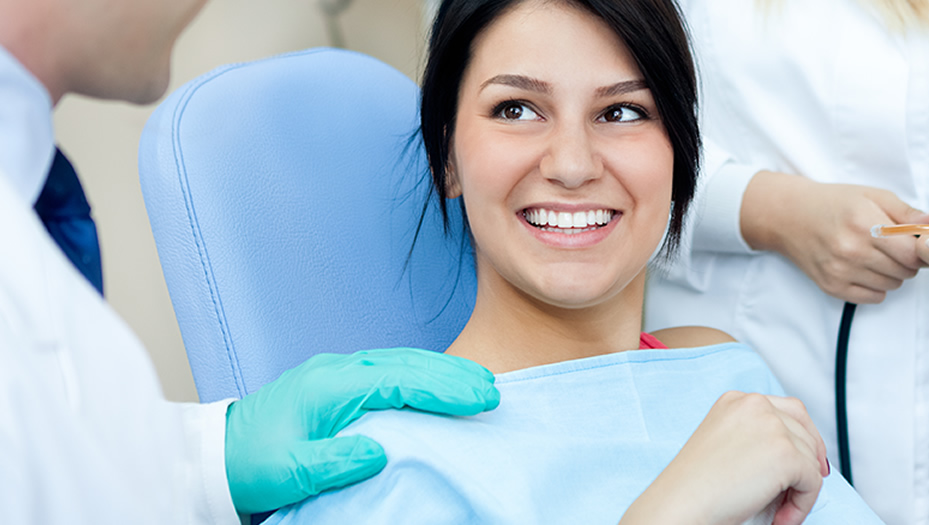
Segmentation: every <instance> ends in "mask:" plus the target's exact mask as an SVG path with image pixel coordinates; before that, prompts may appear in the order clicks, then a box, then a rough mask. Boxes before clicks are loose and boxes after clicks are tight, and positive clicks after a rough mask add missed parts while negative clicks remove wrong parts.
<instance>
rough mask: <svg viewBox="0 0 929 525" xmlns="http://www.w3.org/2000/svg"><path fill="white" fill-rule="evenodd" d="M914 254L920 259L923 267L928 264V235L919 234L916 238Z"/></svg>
mask: <svg viewBox="0 0 929 525" xmlns="http://www.w3.org/2000/svg"><path fill="white" fill-rule="evenodd" d="M916 255H918V256H919V260H921V261H922V263H923V267H927V266H929V235H920V236H919V237H918V238H917V239H916Z"/></svg>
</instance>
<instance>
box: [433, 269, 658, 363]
mask: <svg viewBox="0 0 929 525" xmlns="http://www.w3.org/2000/svg"><path fill="white" fill-rule="evenodd" d="M644 284H645V277H644V271H643V272H642V274H640V275H639V276H638V277H636V278H635V279H634V280H633V281H632V282H631V283H629V285H628V286H626V287H625V288H624V289H623V290H622V291H621V292H620V293H619V294H618V295H617V296H616V297H614V298H612V299H610V300H609V301H608V302H606V303H604V304H600V305H597V306H592V307H589V308H582V309H564V308H558V307H554V306H551V305H548V304H545V303H542V302H540V301H538V300H536V299H534V298H532V297H528V296H526V295H525V294H523V293H522V292H520V291H518V290H516V289H515V288H512V287H501V286H493V287H490V286H481V285H480V284H479V285H478V296H477V300H476V302H475V306H474V312H473V313H472V314H471V319H470V320H469V321H468V324H467V325H466V326H465V328H464V330H462V332H461V334H460V335H459V336H458V338H457V339H455V342H454V343H452V345H451V346H450V347H449V348H448V350H447V351H446V353H447V354H451V355H457V356H460V357H465V358H468V359H471V360H473V361H476V362H478V363H480V364H481V365H483V366H485V367H487V368H488V369H489V370H490V371H492V372H494V373H501V372H508V371H511V370H518V369H521V368H529V367H532V366H538V365H544V364H550V363H557V362H560V361H568V360H571V359H580V358H583V357H591V356H595V355H603V354H609V353H613V352H620V351H624V350H633V349H637V348H638V347H639V332H640V329H641V323H642V298H643V294H644Z"/></svg>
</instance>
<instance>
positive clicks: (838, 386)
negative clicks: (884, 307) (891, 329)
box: [835, 303, 858, 486]
mask: <svg viewBox="0 0 929 525" xmlns="http://www.w3.org/2000/svg"><path fill="white" fill-rule="evenodd" d="M856 306H858V305H856V304H853V303H845V308H844V309H843V310H842V321H841V322H840V323H839V339H838V341H837V342H836V348H835V422H836V430H837V432H838V440H839V470H840V471H841V472H842V477H844V478H845V481H848V484H849V485H852V486H854V483H852V459H851V453H850V452H849V448H848V409H847V408H846V402H847V400H846V396H845V387H846V383H847V377H846V370H847V368H848V335H849V332H851V330H852V318H853V317H854V316H855V307H856Z"/></svg>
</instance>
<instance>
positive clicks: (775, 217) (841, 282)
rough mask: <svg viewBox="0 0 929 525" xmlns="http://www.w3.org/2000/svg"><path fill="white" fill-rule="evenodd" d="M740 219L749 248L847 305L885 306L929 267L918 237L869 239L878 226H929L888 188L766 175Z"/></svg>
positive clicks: (754, 185) (749, 193)
mask: <svg viewBox="0 0 929 525" xmlns="http://www.w3.org/2000/svg"><path fill="white" fill-rule="evenodd" d="M740 218H741V227H742V236H743V237H744V238H745V240H746V242H748V244H749V246H751V247H752V248H754V249H757V250H773V251H777V252H779V253H781V254H783V255H784V256H786V257H787V258H788V259H790V260H791V261H792V262H793V263H794V264H796V265H797V267H798V268H800V269H801V270H802V271H803V273H805V274H806V275H807V276H808V277H809V278H810V279H812V280H813V281H814V282H815V283H816V284H817V286H819V288H820V289H822V290H823V291H824V292H826V293H827V294H829V295H831V296H833V297H837V298H839V299H842V300H843V301H849V302H852V303H856V304H861V303H879V302H881V301H883V300H884V298H885V297H886V295H887V291H888V290H895V289H897V288H899V287H900V286H901V285H902V284H903V281H905V280H907V279H910V278H912V277H914V276H915V275H916V274H917V272H918V270H919V269H920V268H921V267H925V266H926V265H927V263H926V261H925V260H921V259H920V257H919V255H918V254H917V250H916V245H915V244H914V242H913V238H912V237H908V238H907V237H890V238H884V239H876V238H874V237H872V236H871V234H870V230H871V227H872V226H874V225H876V224H902V223H927V222H929V215H927V214H925V213H924V212H922V211H919V210H916V209H914V208H911V207H910V206H908V205H907V204H906V203H904V202H903V201H901V200H900V199H899V198H897V196H896V195H894V194H893V193H891V192H889V191H886V190H880V189H877V188H872V187H869V186H856V185H851V184H824V183H819V182H815V181H812V180H809V179H807V178H805V177H800V176H797V175H788V174H785V173H775V172H769V171H762V172H759V173H758V174H756V175H755V176H754V178H752V181H751V182H750V183H749V185H748V188H747V189H746V191H745V195H744V197H743V200H742V208H741V217H740Z"/></svg>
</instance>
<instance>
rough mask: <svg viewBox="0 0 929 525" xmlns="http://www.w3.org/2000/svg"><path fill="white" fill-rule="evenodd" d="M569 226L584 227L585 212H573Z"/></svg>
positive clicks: (585, 225)
mask: <svg viewBox="0 0 929 525" xmlns="http://www.w3.org/2000/svg"><path fill="white" fill-rule="evenodd" d="M571 226H572V227H573V228H586V227H587V213H586V212H583V211H578V212H575V213H574V217H573V220H572V221H571Z"/></svg>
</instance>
